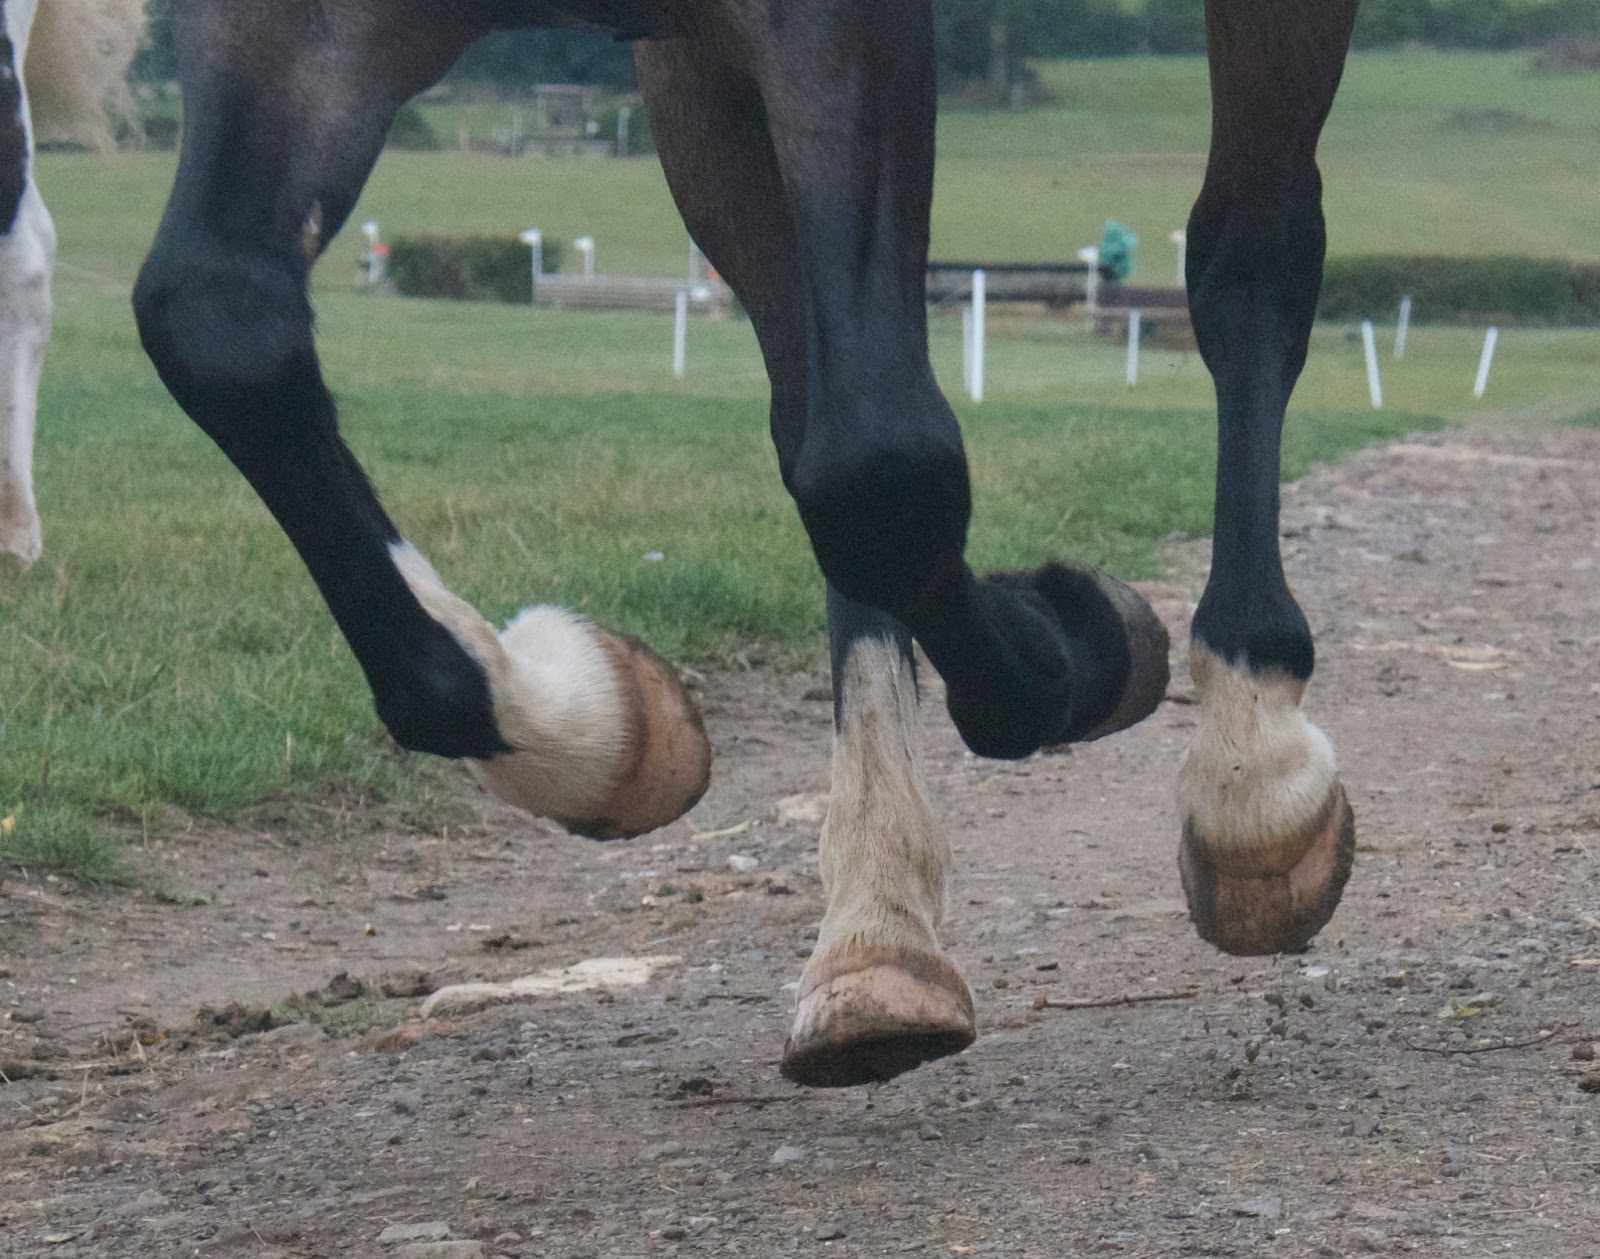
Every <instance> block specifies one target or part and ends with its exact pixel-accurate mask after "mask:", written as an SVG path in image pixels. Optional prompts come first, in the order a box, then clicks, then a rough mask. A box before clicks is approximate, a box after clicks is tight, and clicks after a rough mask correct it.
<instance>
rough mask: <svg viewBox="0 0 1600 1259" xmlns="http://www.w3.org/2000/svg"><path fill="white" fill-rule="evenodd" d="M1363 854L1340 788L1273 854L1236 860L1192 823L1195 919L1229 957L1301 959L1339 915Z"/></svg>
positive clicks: (1186, 881) (1187, 852) (1188, 842)
mask: <svg viewBox="0 0 1600 1259" xmlns="http://www.w3.org/2000/svg"><path fill="white" fill-rule="evenodd" d="M1355 850H1356V830H1355V814H1354V812H1353V811H1352V810H1351V808H1350V802H1349V800H1348V799H1347V798H1346V797H1345V793H1344V787H1343V786H1341V785H1340V784H1339V783H1337V782H1335V783H1334V784H1333V787H1332V789H1331V790H1330V791H1329V793H1328V796H1327V799H1326V800H1325V801H1324V803H1323V806H1322V808H1321V809H1320V810H1319V811H1318V813H1317V815H1316V816H1315V817H1314V818H1313V819H1312V821H1311V822H1310V824H1309V825H1307V826H1305V827H1302V828H1301V829H1300V831H1299V832H1298V833H1297V834H1295V835H1292V836H1290V837H1289V838H1288V839H1286V840H1284V841H1282V842H1281V843H1279V844H1276V845H1274V846H1273V848H1272V850H1271V851H1270V852H1261V851H1259V850H1257V851H1255V852H1238V853H1233V854H1228V853H1227V850H1226V849H1222V848H1219V847H1218V846H1217V845H1215V844H1213V843H1208V842H1207V840H1206V838H1205V837H1203V836H1200V835H1198V834H1197V833H1196V832H1195V829H1194V827H1193V825H1192V824H1188V823H1186V824H1185V826H1184V831H1183V844H1182V847H1181V848H1180V849H1179V854H1178V868H1179V873H1180V874H1181V875H1182V877H1183V890H1184V894H1185V895H1186V896H1187V897H1188V900H1189V917H1190V919H1191V920H1192V921H1193V922H1194V925H1195V930H1196V931H1197V932H1199V934H1200V938H1201V939H1203V940H1205V941H1206V942H1207V943H1209V944H1213V945H1215V946H1216V947H1217V948H1219V949H1221V950H1222V951H1223V952H1225V953H1233V954H1236V955H1237V956H1240V957H1259V956H1263V955H1266V954H1271V953H1297V952H1300V951H1302V950H1303V949H1304V948H1305V947H1306V946H1307V945H1308V944H1309V943H1310V942H1311V938H1312V937H1313V936H1315V935H1316V934H1317V932H1318V931H1320V930H1322V928H1323V927H1324V926H1326V925H1327V922H1328V920H1329V919H1330V918H1332V917H1333V911H1334V910H1335V909H1336V908H1338V905H1339V897H1340V895H1341V894H1342V893H1343V892H1344V885H1345V882H1346V880H1348V879H1349V877H1350V868H1351V865H1352V864H1353V862H1354V859H1355Z"/></svg>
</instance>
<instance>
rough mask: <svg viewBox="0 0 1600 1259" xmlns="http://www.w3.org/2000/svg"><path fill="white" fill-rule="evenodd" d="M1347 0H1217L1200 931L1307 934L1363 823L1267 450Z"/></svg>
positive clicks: (1194, 248)
mask: <svg viewBox="0 0 1600 1259" xmlns="http://www.w3.org/2000/svg"><path fill="white" fill-rule="evenodd" d="M1355 9H1356V5H1355V0H1208V3H1207V5H1206V23H1207V32H1208V36H1209V42H1210V58H1211V77H1212V100H1213V124H1212V128H1213V129H1212V140H1211V157H1210V162H1209V164H1208V166H1207V170H1206V179H1205V185H1204V188H1203V190H1202V192H1201V194H1200V199H1199V201H1198V203H1197V204H1196V206H1195V209H1194V213H1193V216H1192V217H1191V219H1190V222H1189V253H1188V272H1189V275H1188V279H1189V303H1190V310H1191V312H1192V315H1193V319H1194V328H1195V336H1196V339H1197V340H1198V342H1199V346H1200V352H1201V354H1202V355H1203V356H1204V358H1205V362H1206V366H1207V367H1208V368H1209V369H1210V371H1211V374H1212V376H1213V378H1214V380H1215V383H1216V392H1217V415H1218V454H1217V501H1216V527H1215V534H1214V547H1213V553H1212V568H1211V577H1210V580H1209V581H1208V583H1207V585H1206V590H1205V595H1204V597H1203V598H1202V599H1201V601H1200V606H1199V608H1198V610H1197V611H1196V613H1195V618H1194V627H1193V634H1192V640H1191V645H1190V661H1191V666H1192V668H1193V672H1194V677H1195V682H1196V684H1197V686H1198V688H1199V697H1200V704H1201V709H1200V723H1199V729H1198V731H1197V733H1196V736H1195V739H1194V742H1193V744H1192V745H1191V747H1190V750H1189V754H1188V757H1187V759H1186V761H1185V764H1184V767H1183V770H1182V774H1181V776H1180V780H1179V796H1180V803H1181V805H1182V810H1183V818H1184V837H1183V846H1182V850H1181V853H1182V855H1181V861H1180V865H1181V869H1182V873H1183V881H1184V887H1185V890H1186V891H1187V893H1188V896H1189V906H1190V912H1191V915H1192V917H1193V919H1194V921H1195V924H1196V926H1197V927H1198V929H1199V931H1200V934H1201V935H1202V936H1204V937H1205V938H1206V939H1207V940H1209V941H1211V942H1212V943H1213V944H1216V945H1217V946H1218V947H1220V948H1223V949H1227V950H1228V951H1230V952H1235V953H1271V952H1277V951H1281V950H1288V949H1298V948H1303V947H1304V946H1305V944H1306V943H1307V942H1308V941H1309V940H1310V939H1311V937H1312V936H1313V935H1315V934H1316V932H1317V931H1318V930H1319V929H1320V928H1321V927H1322V926H1323V924H1324V923H1326V922H1327V921H1328V919H1329V917H1330V916H1331V915H1332V913H1333V911H1334V908H1335V906H1337V904H1338V902H1339V895H1340V892H1341V891H1342V890H1343V887H1344V883H1345V880H1346V878H1347V877H1348V876H1349V872H1350V864H1351V858H1352V854H1353V851H1354V844H1355V839H1354V823H1353V820H1352V816H1351V812H1350V807H1349V805H1348V803H1347V802H1346V800H1345V795H1344V791H1343V788H1341V787H1340V785H1339V781H1338V777H1337V773H1336V770H1335V767H1334V760H1333V752H1332V749H1331V747H1330V745H1329V743H1328V740H1327V739H1326V738H1325V737H1324V736H1323V734H1322V732H1321V731H1319V730H1317V729H1316V728H1315V727H1314V726H1312V725H1310V724H1309V723H1308V722H1307V721H1306V719H1305V717H1304V716H1303V715H1302V714H1301V712H1300V708H1299V704H1300V698H1301V695H1302V693H1303V691H1304V689H1305V685H1306V682H1307V681H1308V680H1309V679H1310V676H1311V669H1312V661H1313V655H1312V643H1311V633H1310V630H1309V628H1308V627H1307V625H1306V621H1305V617H1304V616H1303V615H1301V612H1300V609H1299V607H1298V606H1297V605H1296V604H1295V601H1294V598H1293V596H1292V595H1291V594H1290V593H1289V587H1288V584H1287V583H1286V581H1285V580H1284V573H1283V565H1282V562H1281V560H1280V557H1279V551H1278V467H1279V461H1278V451H1279V435H1280V432H1281V429H1282V426H1283V418H1284V409H1285V407H1286V406H1287V404H1288V401H1289V395H1290V393H1291V391H1292V390H1293V388H1294V385H1295V381H1296V380H1297V379H1298V377H1299V375H1300V369H1301V367H1302V366H1303V365H1304V363H1305V356H1306V347H1307V342H1308V339H1309V337H1310V333H1311V324H1312V319H1313V316H1314V315H1315V311H1316V302H1317V292H1318V289H1319V287H1320V285H1321V282H1322V260H1323V253H1324V249H1325V244H1326V238H1325V234H1324V231H1323V221H1322V204H1321V202H1322V187H1321V179H1320V176H1319V175H1318V172H1317V166H1316V146H1317V139H1318V136H1319V135H1320V133H1321V130H1322V124H1323V122H1324V120H1325V119H1326V118H1327V115H1328V110H1329V108H1330V107H1331V105H1332V102H1333V96H1334V91H1335V89H1336V88H1337V87H1338V83H1339V76H1340V73H1341V70H1342V68H1343V64H1344V54H1345V49H1346V47H1347V46H1348V43H1349V37H1350V28H1351V24H1352V22H1353V21H1354V17H1355Z"/></svg>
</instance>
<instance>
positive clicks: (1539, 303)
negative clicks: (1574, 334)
mask: <svg viewBox="0 0 1600 1259" xmlns="http://www.w3.org/2000/svg"><path fill="white" fill-rule="evenodd" d="M1405 294H1409V295H1410V296H1411V299H1412V302H1413V311H1414V312H1415V316H1416V318H1418V319H1420V320H1427V321H1430V322H1433V323H1467V322H1472V323H1479V322H1486V321H1494V322H1499V323H1525V324H1592V323H1600V263H1590V262H1566V261H1563V260H1561V259H1555V258H1518V257H1498V258H1445V257H1426V256H1423V257H1405V256H1382V255H1379V256H1371V257H1358V258H1330V259H1329V260H1328V264H1327V268H1326V270H1325V271H1324V273H1323V279H1322V299H1321V302H1320V304H1319V307H1318V313H1319V314H1320V315H1321V316H1322V317H1323V318H1326V319H1354V318H1371V317H1372V316H1374V315H1386V314H1388V313H1389V312H1391V311H1393V310H1394V309H1395V307H1396V306H1397V305H1398V304H1399V301H1400V298H1401V297H1402V296H1403V295H1405Z"/></svg>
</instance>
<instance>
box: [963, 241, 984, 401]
mask: <svg viewBox="0 0 1600 1259" xmlns="http://www.w3.org/2000/svg"><path fill="white" fill-rule="evenodd" d="M988 284H989V277H988V276H987V275H986V274H985V273H984V271H983V268H981V267H980V268H978V270H976V271H974V272H973V273H972V379H971V380H970V381H968V382H967V389H968V392H969V393H970V394H971V395H972V400H973V401H974V402H982V401H983V351H984V345H983V339H984V314H985V310H984V308H985V306H986V305H987V304H988Z"/></svg>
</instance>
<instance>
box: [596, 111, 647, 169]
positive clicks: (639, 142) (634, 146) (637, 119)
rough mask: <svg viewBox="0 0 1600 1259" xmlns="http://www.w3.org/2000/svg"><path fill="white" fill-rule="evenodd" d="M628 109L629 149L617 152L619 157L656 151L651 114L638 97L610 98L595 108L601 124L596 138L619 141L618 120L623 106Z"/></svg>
mask: <svg viewBox="0 0 1600 1259" xmlns="http://www.w3.org/2000/svg"><path fill="white" fill-rule="evenodd" d="M624 105H627V106H628V107H629V109H628V151H627V152H626V153H619V154H617V156H618V157H636V156H638V155H640V154H644V153H654V152H655V151H656V140H655V136H654V135H652V134H651V132H650V115H649V114H648V113H647V112H646V110H645V107H644V106H643V105H642V104H641V103H640V102H639V100H638V99H637V98H634V99H633V100H628V99H626V98H624V99H621V100H615V99H614V100H609V101H607V102H605V104H603V105H601V106H600V108H599V109H597V110H595V115H594V120H595V121H596V122H597V123H599V124H600V130H599V131H598V132H597V133H596V138H597V139H601V140H610V141H611V142H612V143H613V144H615V143H616V141H617V120H618V116H619V115H620V114H621V112H622V107H623V106H624Z"/></svg>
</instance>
